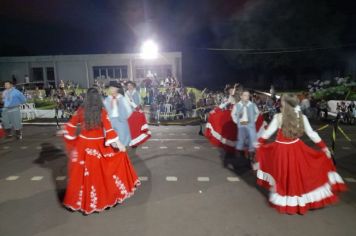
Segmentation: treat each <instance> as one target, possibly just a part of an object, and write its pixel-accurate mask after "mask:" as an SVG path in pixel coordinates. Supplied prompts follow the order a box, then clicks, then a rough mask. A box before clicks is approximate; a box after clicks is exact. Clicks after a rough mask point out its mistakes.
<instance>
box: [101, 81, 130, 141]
mask: <svg viewBox="0 0 356 236" xmlns="http://www.w3.org/2000/svg"><path fill="white" fill-rule="evenodd" d="M120 89H122V88H121V85H118V84H115V85H112V86H111V87H110V88H109V91H110V95H109V96H107V97H106V98H105V100H104V105H105V108H106V110H107V112H108V115H109V118H110V122H111V125H112V127H113V129H114V130H115V131H116V132H117V135H118V136H119V140H120V142H121V143H122V144H124V145H125V146H128V145H129V143H130V141H131V134H130V128H129V124H128V121H127V120H128V118H129V117H130V115H131V113H132V108H131V107H130V104H129V102H128V100H127V99H126V98H125V97H124V96H123V95H122V94H120V93H119V90H120Z"/></svg>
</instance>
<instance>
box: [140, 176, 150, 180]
mask: <svg viewBox="0 0 356 236" xmlns="http://www.w3.org/2000/svg"><path fill="white" fill-rule="evenodd" d="M138 179H139V180H140V181H148V177H147V176H139V177H138Z"/></svg>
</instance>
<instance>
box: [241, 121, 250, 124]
mask: <svg viewBox="0 0 356 236" xmlns="http://www.w3.org/2000/svg"><path fill="white" fill-rule="evenodd" d="M240 125H248V121H240Z"/></svg>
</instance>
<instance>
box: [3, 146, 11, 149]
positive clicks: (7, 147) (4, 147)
mask: <svg viewBox="0 0 356 236" xmlns="http://www.w3.org/2000/svg"><path fill="white" fill-rule="evenodd" d="M2 148H3V149H9V148H10V147H9V146H3V147H2Z"/></svg>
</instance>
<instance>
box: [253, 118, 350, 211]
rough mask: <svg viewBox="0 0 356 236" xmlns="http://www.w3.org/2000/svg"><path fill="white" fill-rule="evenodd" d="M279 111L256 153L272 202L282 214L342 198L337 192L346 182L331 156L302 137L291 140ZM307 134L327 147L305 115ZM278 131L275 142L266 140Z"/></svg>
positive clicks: (259, 175)
mask: <svg viewBox="0 0 356 236" xmlns="http://www.w3.org/2000/svg"><path fill="white" fill-rule="evenodd" d="M281 120H282V118H281V115H280V114H277V115H276V116H275V117H274V118H273V120H272V122H271V124H270V125H269V127H268V129H267V130H266V132H265V133H264V134H263V135H262V137H261V138H260V139H259V142H260V143H261V144H262V145H261V146H260V148H258V149H257V152H256V161H257V165H256V169H257V183H258V184H259V185H261V186H263V187H266V188H268V189H269V190H270V195H269V202H270V204H271V205H272V206H273V207H274V208H275V209H276V210H277V211H279V212H280V213H287V214H305V213H306V212H307V211H308V209H315V208H321V207H324V206H326V205H328V204H332V203H334V202H336V201H337V200H338V198H337V195H336V194H337V192H340V191H345V190H346V185H345V183H344V181H343V180H342V178H341V177H340V175H339V174H338V173H337V172H336V168H335V166H334V164H333V162H332V160H331V159H330V158H328V157H327V156H326V154H325V152H323V151H318V150H315V149H312V148H310V147H309V146H307V145H306V144H305V143H304V142H303V141H301V140H300V139H288V138H286V137H284V136H283V133H282V130H281V128H280V127H281ZM303 121H304V128H305V133H306V134H307V135H308V136H309V137H310V138H311V139H312V140H313V141H314V142H315V143H316V144H317V145H318V146H319V147H320V148H324V147H326V145H325V143H324V142H323V141H322V140H321V139H320V137H319V135H318V134H317V133H316V132H315V131H313V130H312V128H311V126H310V124H309V121H308V119H307V118H306V117H305V116H303ZM277 130H278V133H277V138H276V140H275V141H274V142H273V143H268V144H266V143H265V141H266V139H268V138H269V137H270V136H271V135H272V134H273V133H274V132H275V131H277Z"/></svg>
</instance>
